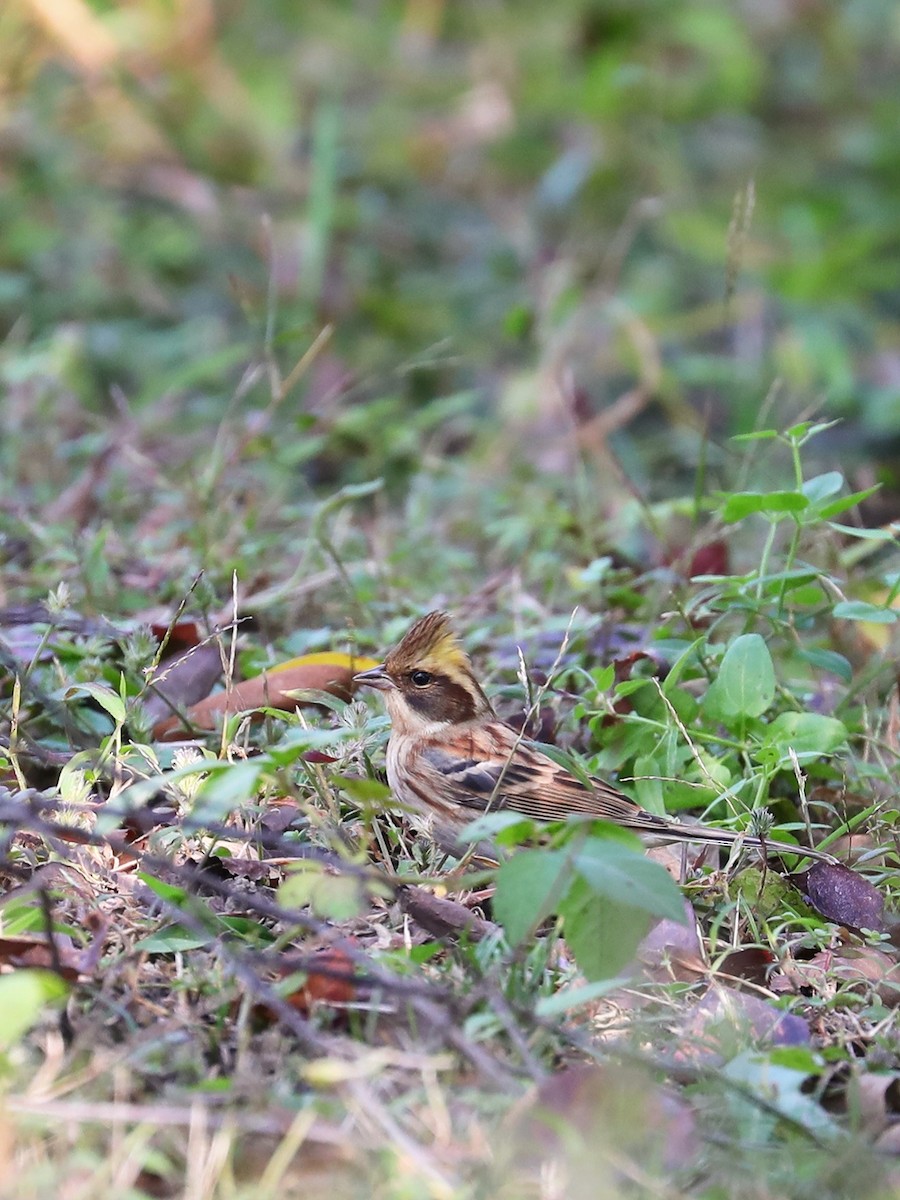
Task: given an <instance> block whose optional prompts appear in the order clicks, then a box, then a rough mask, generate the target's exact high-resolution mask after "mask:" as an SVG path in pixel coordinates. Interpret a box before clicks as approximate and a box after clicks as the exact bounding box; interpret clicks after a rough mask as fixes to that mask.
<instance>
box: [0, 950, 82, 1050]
mask: <svg viewBox="0 0 900 1200" xmlns="http://www.w3.org/2000/svg"><path fill="white" fill-rule="evenodd" d="M68 994H69V987H68V984H67V983H66V982H65V981H64V980H62V979H60V977H59V976H58V975H54V973H53V972H52V971H41V970H32V969H29V968H23V969H21V970H18V971H13V972H12V974H10V975H0V1012H2V1013H3V1021H2V1023H0V1049H3V1050H6V1049H8V1048H9V1047H10V1046H12V1045H13V1044H14V1043H15V1042H17V1041H18V1040H19V1038H20V1037H21V1036H22V1035H23V1034H24V1033H27V1032H28V1030H29V1029H30V1028H31V1027H32V1025H35V1024H36V1023H37V1022H38V1021H39V1020H40V1019H41V1017H42V1016H43V1015H44V1010H45V1009H46V1008H47V1007H48V1005H51V1004H52V1005H56V1004H58V1003H59V1002H60V1001H61V1000H63V999H64V998H65V997H66V996H67V995H68Z"/></svg>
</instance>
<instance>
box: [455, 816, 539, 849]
mask: <svg viewBox="0 0 900 1200" xmlns="http://www.w3.org/2000/svg"><path fill="white" fill-rule="evenodd" d="M534 828H535V823H534V821H532V820H530V818H528V817H523V816H522V814H521V813H515V812H510V810H509V809H503V808H498V809H496V810H495V811H493V812H486V813H484V814H482V816H480V817H476V818H475V820H474V821H470V822H469V824H468V825H467V826H466V827H465V829H463V830H461V831H460V833H459V840H460V841H461V842H484V841H488V842H490V841H494V840H495V839H497V840H499V839H500V836H501V835H502V834H504V833H505V832H506V831H507V830H512V829H520V830H521V831H522V834H523V836H527V834H528V833H529V832H531V831H533V830H534Z"/></svg>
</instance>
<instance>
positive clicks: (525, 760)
mask: <svg viewBox="0 0 900 1200" xmlns="http://www.w3.org/2000/svg"><path fill="white" fill-rule="evenodd" d="M500 728H502V730H503V734H504V735H507V734H508V737H507V736H504V737H503V738H502V739H501V738H499V737H497V736H496V731H497V727H496V726H494V727H492V734H493V735H494V736H491V737H490V739H487V738H484V736H483V735H482V734H481V731H478V732H476V733H473V734H470V735H469V736H468V737H467V738H466V739H465V740H463V739H460V741H459V743H458V744H457V745H458V750H457V747H456V746H454V747H451V746H449V745H445V746H429V747H427V748H425V749H423V750H422V752H421V757H422V758H423V759H424V761H425V762H426V763H427V765H428V766H429V767H431V768H432V769H433V770H434V771H436V772H437V773H438V774H439V775H440V776H441V779H442V782H443V783H444V784H445V785H446V787H447V788H448V789H450V791H451V793H452V796H453V799H454V800H455V802H456V803H457V804H461V805H464V806H465V807H466V808H472V809H477V810H481V811H484V810H485V809H487V808H489V807H490V808H492V809H499V808H507V809H512V810H513V811H514V812H520V813H522V815H523V816H526V817H531V818H533V819H534V820H536V821H562V820H564V819H565V818H566V817H567V816H570V815H573V814H584V815H587V816H594V817H599V818H601V819H602V820H605V821H613V822H615V824H617V825H624V826H626V827H628V828H630V829H635V830H643V831H646V832H650V833H652V832H653V831H654V830H655V831H656V832H657V833H662V832H663V831H665V830H666V829H668V827H669V822H668V821H666V820H665V819H664V818H662V817H656V816H654V815H653V814H652V813H648V812H645V811H644V810H643V809H642V808H640V807H639V806H638V805H636V804H635V803H634V802H633V801H631V800H629V799H628V797H627V796H625V795H623V794H622V793H621V792H619V791H617V790H616V788H614V787H611V786H610V785H609V784H606V783H603V782H602V781H600V780H596V781H594V784H593V786H592V787H590V788H589V787H586V786H585V785H584V784H583V783H582V782H581V780H579V779H576V777H575V776H574V775H571V774H570V773H569V772H568V771H566V770H565V768H563V767H561V766H559V765H558V764H557V763H555V762H554V761H553V760H552V759H550V758H548V757H547V755H546V754H542V753H541V752H540V751H539V750H536V749H534V748H533V747H532V746H530V745H528V744H527V743H525V742H521V743H519V744H518V745H516V743H515V736H514V735H513V734H512V733H509V731H507V730H506V729H505V728H504V727H500ZM488 742H490V748H491V750H492V751H493V755H488V753H487V750H488V744H487V743H488ZM498 742H499V743H500V744H499V745H498ZM479 743H481V744H480V745H479ZM504 743H507V744H504ZM501 747H502V748H503V749H507V750H508V752H511V751H513V749H514V753H513V754H512V756H511V757H506V758H500V757H498V756H497V751H498V750H499V749H500V748H501ZM463 749H464V750H465V751H466V753H465V754H462V753H459V752H458V751H462V750H463ZM479 751H481V753H479Z"/></svg>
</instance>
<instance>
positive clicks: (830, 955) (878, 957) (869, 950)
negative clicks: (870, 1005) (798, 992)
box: [797, 946, 900, 1006]
mask: <svg viewBox="0 0 900 1200" xmlns="http://www.w3.org/2000/svg"><path fill="white" fill-rule="evenodd" d="M797 968H798V969H801V970H803V969H804V968H805V971H804V975H805V978H806V980H807V984H808V985H811V986H813V987H814V988H815V990H816V991H817V992H818V993H819V994H820V995H830V994H833V992H834V990H835V985H836V983H837V982H840V983H842V984H844V985H847V986H849V987H850V989H851V990H852V991H857V992H872V991H873V992H875V994H876V995H877V996H878V998H879V1000H881V1002H882V1003H883V1004H887V1005H891V1006H893V1005H896V1004H900V962H898V960H897V958H896V956H895V955H891V954H886V953H885V952H884V951H883V950H879V949H878V948H877V947H875V946H843V947H841V949H840V950H837V951H835V950H820V951H819V953H818V954H814V955H813V957H812V958H811V959H809V960H808V962H806V963H798V964H797Z"/></svg>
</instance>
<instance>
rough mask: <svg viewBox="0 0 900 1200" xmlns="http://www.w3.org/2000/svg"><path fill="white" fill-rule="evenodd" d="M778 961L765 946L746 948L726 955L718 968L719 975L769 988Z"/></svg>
mask: <svg viewBox="0 0 900 1200" xmlns="http://www.w3.org/2000/svg"><path fill="white" fill-rule="evenodd" d="M777 962H778V959H777V958H776V957H775V955H774V954H773V953H772V951H771V950H767V949H766V948H765V947H764V946H744V947H742V948H741V949H740V950H732V951H731V952H730V953H729V954H726V955H725V957H724V958H723V959H722V961H721V962H720V963H719V965H718V967H717V968H716V972H717V974H718V975H723V976H728V977H729V978H730V979H737V980H745V981H746V982H747V983H752V984H753V985H754V986H755V987H761V988H764V987H768V986H769V980H770V977H771V974H772V968H773V967H774V965H775V963H777Z"/></svg>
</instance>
